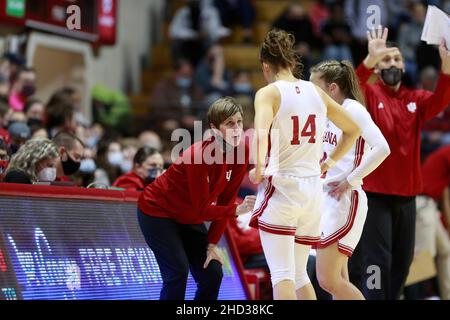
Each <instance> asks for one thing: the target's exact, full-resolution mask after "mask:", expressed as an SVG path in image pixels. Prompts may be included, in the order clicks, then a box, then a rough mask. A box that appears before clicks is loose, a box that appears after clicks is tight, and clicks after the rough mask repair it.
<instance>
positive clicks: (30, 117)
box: [23, 99, 45, 134]
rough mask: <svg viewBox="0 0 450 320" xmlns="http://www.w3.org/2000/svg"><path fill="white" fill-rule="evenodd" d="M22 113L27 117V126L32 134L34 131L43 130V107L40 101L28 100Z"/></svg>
mask: <svg viewBox="0 0 450 320" xmlns="http://www.w3.org/2000/svg"><path fill="white" fill-rule="evenodd" d="M23 112H24V113H25V116H26V117H27V124H28V126H29V127H30V129H31V132H32V134H33V133H34V132H35V131H37V130H39V129H42V128H44V114H45V106H44V103H43V102H42V101H40V100H38V99H29V100H28V101H27V103H25V107H24V109H23Z"/></svg>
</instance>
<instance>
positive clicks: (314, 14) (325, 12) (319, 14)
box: [309, 0, 330, 39]
mask: <svg viewBox="0 0 450 320" xmlns="http://www.w3.org/2000/svg"><path fill="white" fill-rule="evenodd" d="M329 17H330V10H329V9H328V7H327V5H326V1H325V0H318V1H316V2H315V3H314V4H313V5H312V7H311V8H310V9H309V20H310V21H311V23H312V26H313V31H314V35H315V36H316V38H317V39H322V25H323V24H324V23H325V21H327V20H328V18H329Z"/></svg>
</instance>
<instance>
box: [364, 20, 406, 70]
mask: <svg viewBox="0 0 450 320" xmlns="http://www.w3.org/2000/svg"><path fill="white" fill-rule="evenodd" d="M388 32H389V30H388V28H384V30H383V27H382V26H381V25H380V26H378V28H376V29H375V28H372V30H370V31H367V40H368V41H369V44H368V50H369V55H368V56H367V58H366V60H364V64H365V65H366V67H367V68H369V69H372V68H373V67H375V65H376V64H377V63H378V62H380V61H381V60H382V59H383V58H384V56H385V55H387V54H391V53H394V52H396V51H398V48H387V47H386V41H387V37H388Z"/></svg>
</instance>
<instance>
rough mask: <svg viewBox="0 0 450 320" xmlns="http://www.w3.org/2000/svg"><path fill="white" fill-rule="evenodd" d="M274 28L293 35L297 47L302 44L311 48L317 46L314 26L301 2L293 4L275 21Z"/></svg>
mask: <svg viewBox="0 0 450 320" xmlns="http://www.w3.org/2000/svg"><path fill="white" fill-rule="evenodd" d="M272 27H273V28H277V29H282V30H284V31H287V32H289V33H292V34H293V35H294V37H295V45H298V44H300V43H302V44H303V45H307V46H308V47H309V46H315V45H316V44H317V39H316V37H315V35H314V31H313V25H312V23H311V21H310V19H309V17H308V14H307V12H306V11H305V9H304V7H303V6H302V5H301V4H300V3H299V2H292V3H291V4H290V5H289V6H288V7H287V8H286V10H285V11H284V12H283V13H282V14H281V15H280V16H279V17H278V18H277V19H276V20H275V22H274V23H273V25H272Z"/></svg>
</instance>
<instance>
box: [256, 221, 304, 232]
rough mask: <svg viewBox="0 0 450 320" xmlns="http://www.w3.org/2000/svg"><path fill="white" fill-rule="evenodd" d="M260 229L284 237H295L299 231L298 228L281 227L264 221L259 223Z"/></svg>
mask: <svg viewBox="0 0 450 320" xmlns="http://www.w3.org/2000/svg"><path fill="white" fill-rule="evenodd" d="M258 227H259V229H260V230H262V231H265V232H268V233H273V234H278V235H283V236H295V231H296V230H297V227H287V226H279V225H274V224H269V223H267V222H264V221H258Z"/></svg>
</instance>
